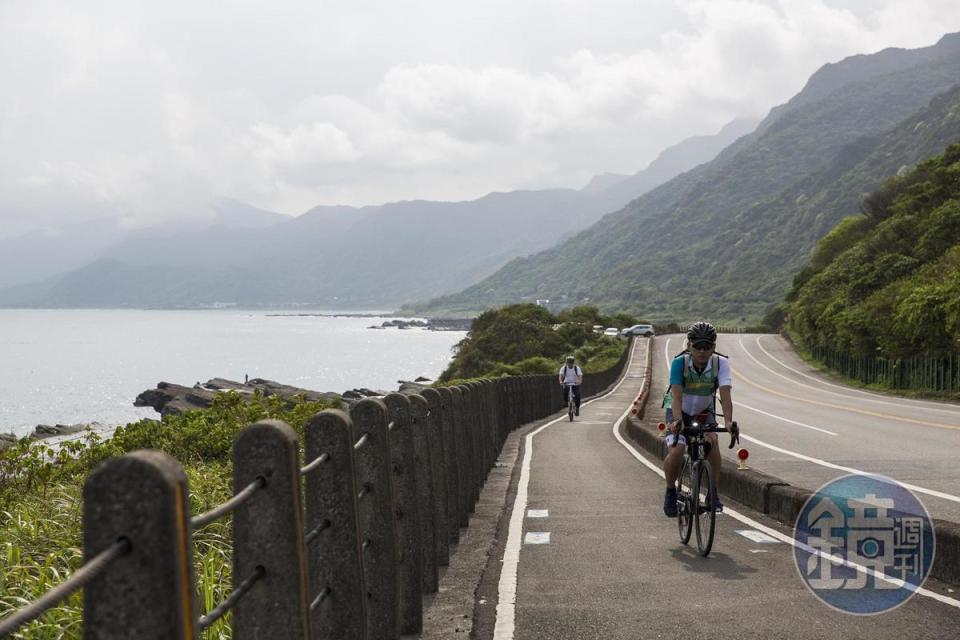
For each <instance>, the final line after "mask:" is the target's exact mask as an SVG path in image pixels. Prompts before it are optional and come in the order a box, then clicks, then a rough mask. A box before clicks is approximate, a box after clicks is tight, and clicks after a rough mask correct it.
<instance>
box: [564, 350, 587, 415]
mask: <svg viewBox="0 0 960 640" xmlns="http://www.w3.org/2000/svg"><path fill="white" fill-rule="evenodd" d="M559 377H560V384H562V385H563V404H564V406H566V404H567V398H568V397H569V396H568V395H567V394H569V393H570V392H571V391H573V401H574V402H575V403H576V404H577V410H576V413H575V414H574V415H580V385H581V384H583V370H582V369H581V368H580V367H579V366H578V365H577V363H576V362H575V361H574V358H573V356H567V362H566V364H564V365H563V366H562V367H560V376H559Z"/></svg>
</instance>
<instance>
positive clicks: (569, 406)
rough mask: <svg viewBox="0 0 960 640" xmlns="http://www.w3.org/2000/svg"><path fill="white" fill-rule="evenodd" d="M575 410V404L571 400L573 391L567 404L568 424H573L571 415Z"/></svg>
mask: <svg viewBox="0 0 960 640" xmlns="http://www.w3.org/2000/svg"><path fill="white" fill-rule="evenodd" d="M576 410H577V404H576V402H574V400H573V391H571V392H570V402H568V403H567V416H569V418H570V422H573V414H574V413H575V412H576Z"/></svg>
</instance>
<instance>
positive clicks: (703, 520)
mask: <svg viewBox="0 0 960 640" xmlns="http://www.w3.org/2000/svg"><path fill="white" fill-rule="evenodd" d="M698 468H699V470H698V472H697V477H696V480H695V482H694V491H693V495H694V502H695V503H696V506H695V509H694V513H695V514H696V519H697V549H698V550H699V551H700V555H701V556H703V557H704V558H706V557H707V555H708V554H709V553H710V549H711V548H712V547H713V532H714V528H715V527H716V524H717V513H716V512H715V511H714V510H713V498H714V492H715V491H716V488H715V487H714V485H713V467H711V466H710V461H709V460H701V461H700V464H699V465H698Z"/></svg>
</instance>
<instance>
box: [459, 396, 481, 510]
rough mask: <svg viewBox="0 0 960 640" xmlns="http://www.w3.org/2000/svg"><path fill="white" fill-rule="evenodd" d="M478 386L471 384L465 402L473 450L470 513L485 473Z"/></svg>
mask: <svg viewBox="0 0 960 640" xmlns="http://www.w3.org/2000/svg"><path fill="white" fill-rule="evenodd" d="M478 387H479V385H478V384H477V383H476V382H471V383H470V385H469V386H468V387H467V395H466V396H465V397H464V399H465V400H466V410H467V416H468V418H467V424H468V425H469V427H470V442H471V445H472V448H473V482H472V483H471V485H472V486H473V494H472V495H471V497H470V507H471V508H470V513H473V512H474V511H476V508H477V507H476V505H477V502H479V501H480V489H481V487H483V477H484V473H485V469H484V461H485V459H486V456H485V455H484V451H483V422H482V418H481V416H480V392H479V389H478Z"/></svg>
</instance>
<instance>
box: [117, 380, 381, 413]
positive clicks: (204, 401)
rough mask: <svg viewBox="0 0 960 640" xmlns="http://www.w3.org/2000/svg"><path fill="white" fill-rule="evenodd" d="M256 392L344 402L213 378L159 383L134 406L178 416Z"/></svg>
mask: <svg viewBox="0 0 960 640" xmlns="http://www.w3.org/2000/svg"><path fill="white" fill-rule="evenodd" d="M257 390H260V391H261V392H262V393H263V395H265V396H274V395H276V396H280V397H281V398H284V399H289V398H292V397H294V396H303V397H304V398H306V399H307V400H308V401H311V402H314V401H317V400H326V401H328V402H332V401H335V400H346V398H345V397H341V396H340V395H338V394H336V393H324V392H320V391H311V390H310V389H300V388H299V387H291V386H289V385H285V384H280V383H279V382H274V381H273V380H264V379H262V378H254V379H253V380H250V381H248V382H247V383H246V384H244V383H242V382H234V381H233V380H227V379H225V378H213V379H211V380H208V381H207V382H205V383H203V384H201V383H199V382H198V383H197V384H195V385H193V386H192V387H184V386H182V385H178V384H171V383H169V382H161V383H160V384H158V385H157V388H156V389H148V390H146V391H144V392H143V393H141V394H140V395H138V396H137V399H136V400H134V402H133V405H134V406H135V407H153V409H154V410H156V411H159V412H160V415H162V416H165V415H180V414H182V413H184V412H185V411H191V410H193V409H206V408H207V407H209V406H210V405H211V404H213V399H214V398H215V397H216V395H217V394H218V393H224V392H226V391H235V392H236V393H239V394H241V395H246V396H252V395H253V394H254V392H255V391H257ZM362 391H368V392H369V394H368V395H382V394H377V393H375V392H373V391H369V389H364V390H362ZM363 397H367V395H360V396H358V397H357V399H359V398H363Z"/></svg>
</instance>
